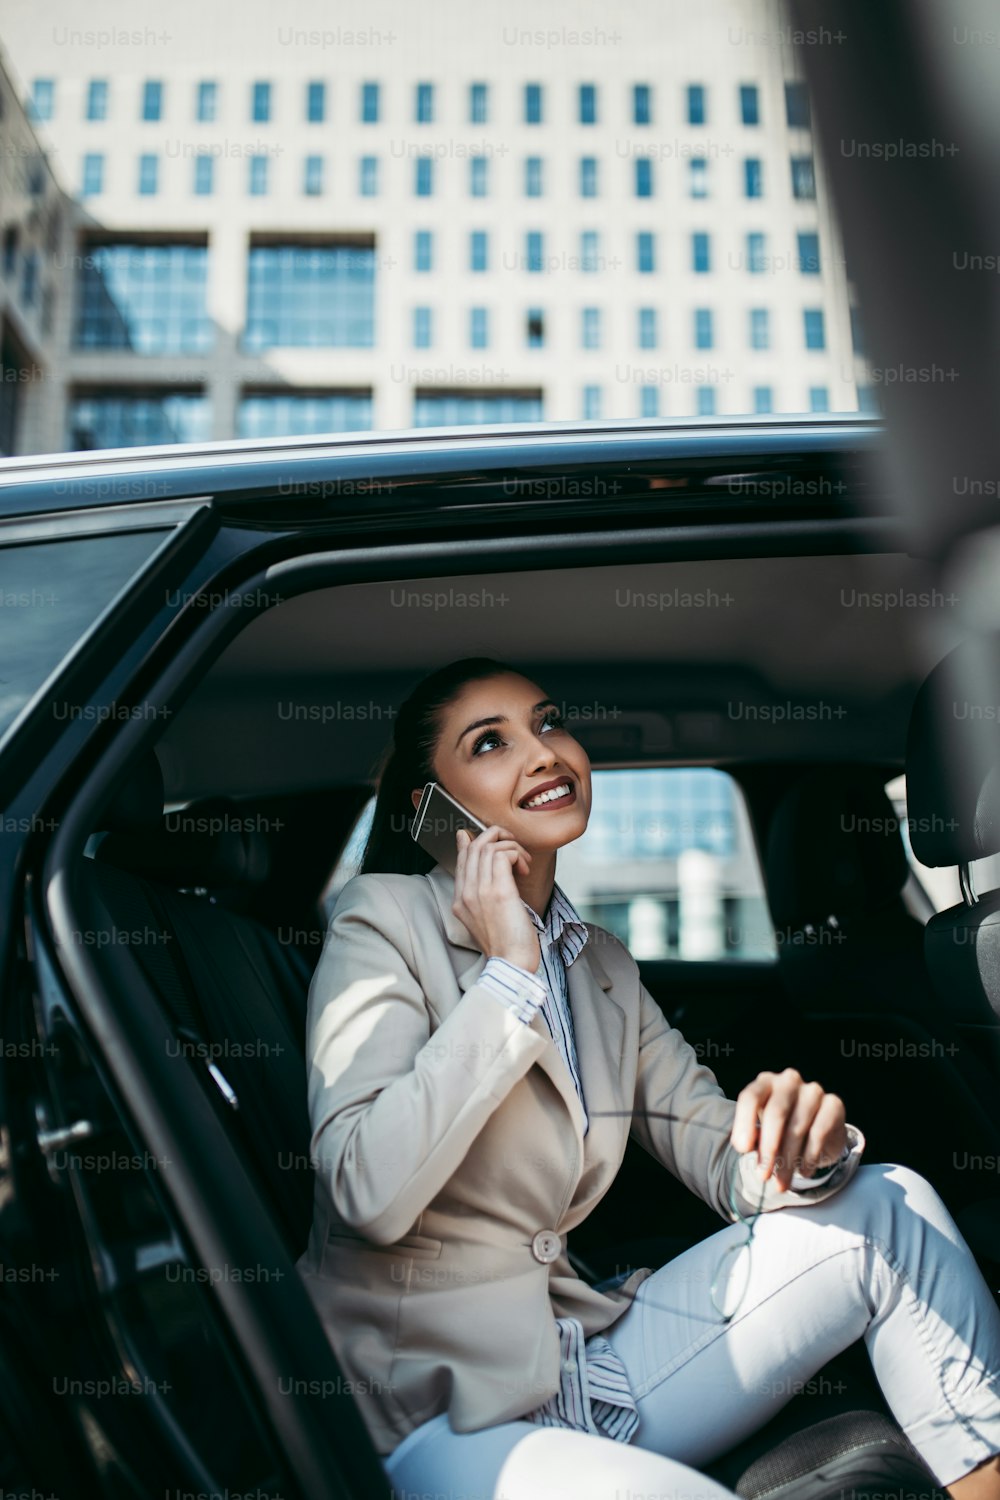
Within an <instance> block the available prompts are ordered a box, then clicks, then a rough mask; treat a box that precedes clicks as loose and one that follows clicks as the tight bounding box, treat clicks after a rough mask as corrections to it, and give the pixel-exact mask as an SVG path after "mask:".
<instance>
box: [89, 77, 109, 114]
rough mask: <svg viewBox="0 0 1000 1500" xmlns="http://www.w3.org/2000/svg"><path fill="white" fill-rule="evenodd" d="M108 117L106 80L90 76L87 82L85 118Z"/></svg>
mask: <svg viewBox="0 0 1000 1500" xmlns="http://www.w3.org/2000/svg"><path fill="white" fill-rule="evenodd" d="M107 118H108V81H107V79H106V78H92V79H91V80H90V82H89V83H88V84H87V119H88V120H106V119H107Z"/></svg>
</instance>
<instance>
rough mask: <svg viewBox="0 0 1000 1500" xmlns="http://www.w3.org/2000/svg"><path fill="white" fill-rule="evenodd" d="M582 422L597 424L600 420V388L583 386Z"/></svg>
mask: <svg viewBox="0 0 1000 1500" xmlns="http://www.w3.org/2000/svg"><path fill="white" fill-rule="evenodd" d="M582 405H583V420H584V421H585V422H599V421H600V419H601V387H600V386H599V385H585V386H584V388H583V402H582Z"/></svg>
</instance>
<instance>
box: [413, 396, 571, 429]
mask: <svg viewBox="0 0 1000 1500" xmlns="http://www.w3.org/2000/svg"><path fill="white" fill-rule="evenodd" d="M541 420H542V398H541V396H540V395H525V396H510V395H506V394H504V395H496V396H494V395H486V394H478V395H474V396H471V395H469V394H468V393H467V392H466V391H454V392H447V393H441V392H439V391H435V392H423V391H417V394H416V396H415V398H414V402H413V425H414V427H462V426H474V425H478V424H480V423H482V422H540V421H541Z"/></svg>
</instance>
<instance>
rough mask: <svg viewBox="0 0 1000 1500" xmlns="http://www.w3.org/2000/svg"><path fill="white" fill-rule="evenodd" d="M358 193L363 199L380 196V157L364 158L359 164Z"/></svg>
mask: <svg viewBox="0 0 1000 1500" xmlns="http://www.w3.org/2000/svg"><path fill="white" fill-rule="evenodd" d="M358 192H359V193H360V194H361V197H362V198H376V197H377V196H378V157H377V156H363V157H362V158H361V160H360V161H359V163H358Z"/></svg>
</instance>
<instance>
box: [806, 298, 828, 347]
mask: <svg viewBox="0 0 1000 1500" xmlns="http://www.w3.org/2000/svg"><path fill="white" fill-rule="evenodd" d="M802 325H803V332H804V334H805V342H806V348H807V349H825V348H826V328H825V325H824V321H823V309H822V308H821V307H807V308H805V309H804V310H803V313H802Z"/></svg>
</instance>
